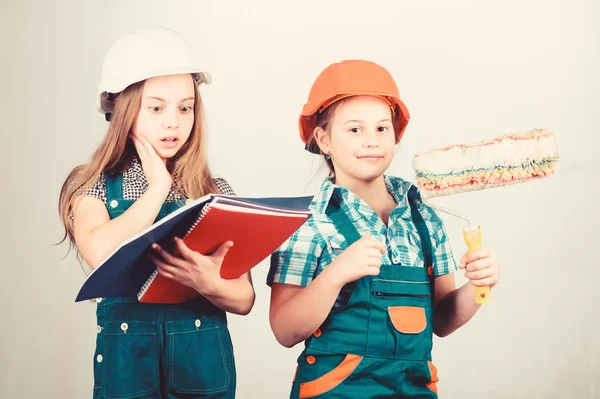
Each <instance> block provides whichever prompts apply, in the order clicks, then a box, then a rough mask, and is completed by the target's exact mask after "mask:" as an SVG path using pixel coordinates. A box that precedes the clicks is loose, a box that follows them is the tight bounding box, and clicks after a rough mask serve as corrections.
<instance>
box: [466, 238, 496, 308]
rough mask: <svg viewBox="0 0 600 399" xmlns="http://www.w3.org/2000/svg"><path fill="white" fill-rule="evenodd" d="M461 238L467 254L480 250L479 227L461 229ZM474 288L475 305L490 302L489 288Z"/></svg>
mask: <svg viewBox="0 0 600 399" xmlns="http://www.w3.org/2000/svg"><path fill="white" fill-rule="evenodd" d="M463 238H464V240H465V244H467V253H469V254H470V253H472V252H474V251H477V250H478V249H480V248H481V243H482V241H483V238H482V236H481V229H480V227H479V226H469V227H465V228H464V229H463ZM474 288H475V303H478V304H484V303H488V302H491V300H492V294H491V292H490V287H489V286H485V287H474Z"/></svg>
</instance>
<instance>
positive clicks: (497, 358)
mask: <svg viewBox="0 0 600 399" xmlns="http://www.w3.org/2000/svg"><path fill="white" fill-rule="evenodd" d="M0 11H1V12H0V41H1V45H2V47H1V48H2V62H1V63H0V72H1V74H0V88H1V89H2V99H1V101H2V107H0V112H1V114H0V115H1V116H2V119H1V121H2V128H1V130H2V138H3V145H2V157H0V159H1V162H2V174H1V181H0V183H1V185H2V193H3V194H2V196H1V197H0V198H1V199H0V201H1V204H2V240H1V242H2V253H3V255H4V260H3V261H2V262H1V265H2V266H1V267H2V273H1V279H2V280H1V281H2V284H1V287H2V288H1V289H0V306H1V320H2V328H1V329H0V345H1V352H0V356H1V357H0V368H1V372H0V397H2V398H6V399H9V398H10V399H13V398H14V399H21V398H57V399H58V398H60V399H66V398H89V397H91V394H92V389H91V388H92V362H93V351H94V341H95V338H96V337H95V336H96V324H95V314H94V305H92V304H90V303H89V302H85V303H77V304H76V303H74V298H75V295H76V293H77V291H78V289H79V287H80V286H81V284H82V282H83V280H84V278H85V275H84V273H83V271H82V270H81V268H80V266H79V265H78V263H77V262H76V260H75V257H74V256H73V253H71V254H70V255H69V256H68V257H67V258H65V259H63V257H64V255H65V253H66V249H67V247H66V246H65V245H63V246H60V247H56V246H53V245H52V243H55V242H57V241H58V240H59V239H60V238H61V234H62V231H61V225H60V223H59V220H58V214H57V199H58V193H59V190H60V186H61V184H62V183H63V181H64V179H65V177H66V175H67V173H68V172H69V171H70V169H71V168H72V167H74V166H75V165H77V164H80V163H85V162H87V161H88V160H89V159H90V156H91V154H92V152H93V150H94V149H95V148H96V146H97V145H98V144H99V142H100V140H101V138H102V136H103V134H104V133H105V130H106V127H107V124H106V123H105V122H104V120H103V118H102V116H101V115H100V114H99V113H97V111H96V87H97V85H98V83H99V81H100V67H101V62H102V58H103V56H104V53H105V51H106V50H107V49H108V47H109V45H110V44H111V43H112V42H113V41H114V40H115V39H116V38H118V37H119V36H120V35H122V34H123V33H125V32H127V31H128V30H130V29H132V28H135V27H137V26H142V25H151V24H164V25H167V26H169V27H172V28H174V29H176V30H178V31H180V32H181V33H182V34H183V35H184V36H186V38H187V39H188V41H189V42H190V43H191V45H192V47H193V50H194V52H195V53H196V55H197V58H198V59H199V60H200V63H201V64H202V65H204V66H205V67H206V69H208V70H209V71H211V72H212V75H213V85H211V86H209V87H204V86H203V89H202V94H203V97H204V99H205V103H206V111H207V116H208V127H209V134H210V138H209V139H210V143H209V146H210V163H211V165H212V169H213V171H214V172H215V173H218V174H219V175H220V176H222V177H224V178H226V179H227V180H228V181H229V182H230V183H231V185H232V186H233V187H234V189H235V190H236V191H237V193H238V194H240V195H254V196H269V195H282V196H288V195H301V194H312V193H313V192H314V190H315V189H316V188H317V187H318V183H319V181H320V179H321V177H322V175H321V174H319V175H316V174H317V172H318V169H319V167H320V160H319V159H318V158H317V157H315V156H312V155H310V154H308V153H306V152H305V151H304V150H303V146H302V143H301V142H300V140H299V136H298V128H297V126H298V122H297V117H298V115H299V113H300V110H301V107H302V105H303V104H304V102H305V100H306V97H307V95H308V90H309V88H310V85H311V84H312V82H313V80H314V78H315V77H316V76H317V74H318V73H319V72H320V71H321V70H322V69H323V68H324V67H325V66H327V65H328V64H330V63H332V62H335V61H338V60H340V59H349V58H364V59H369V60H372V61H375V62H378V63H381V64H382V65H384V66H385V67H386V68H387V69H388V70H389V71H390V72H391V73H392V74H393V75H394V77H395V78H396V81H397V83H398V86H399V87H400V92H401V95H402V97H403V99H404V100H405V102H406V104H407V106H408V108H409V110H410V112H411V114H412V119H411V121H410V124H409V126H408V129H407V131H406V134H405V138H404V139H403V141H402V143H401V145H399V147H398V151H397V156H396V159H395V161H394V163H393V165H392V167H391V169H390V173H391V174H395V175H400V176H402V177H404V178H406V179H408V180H412V179H413V172H412V168H411V159H412V156H413V154H415V153H417V152H420V151H426V150H428V149H430V148H432V147H437V146H440V145H446V144H452V143H470V142H474V141H479V140H483V139H488V138H492V137H495V136H498V135H502V134H505V133H510V132H513V131H517V130H526V129H529V128H534V127H547V128H549V129H552V130H553V131H555V132H556V134H557V138H558V144H559V151H560V156H561V171H560V172H559V174H558V175H557V176H555V177H552V178H549V179H544V180H539V181H536V182H529V183H526V184H521V185H515V186H511V187H506V188H502V189H493V190H488V191H480V192H473V193H467V194H461V195H458V196H455V197H447V198H440V199H439V201H438V203H439V204H442V205H446V206H451V207H453V208H454V209H455V210H457V211H462V212H464V213H467V214H468V215H469V216H471V217H472V218H473V219H475V220H476V221H477V222H478V223H480V224H481V226H482V230H483V234H484V244H485V245H487V246H490V247H493V248H495V249H496V250H497V253H498V256H499V257H500V260H501V265H502V277H501V281H500V283H499V285H498V286H497V287H496V288H495V289H494V291H493V297H494V300H493V302H492V303H491V304H488V305H485V307H484V308H482V309H481V311H480V312H479V313H478V314H477V315H476V317H475V318H474V319H473V320H472V321H471V322H470V323H469V324H468V325H466V326H465V327H464V328H462V329H461V330H459V331H458V332H456V333H454V334H453V335H451V336H450V337H447V338H444V339H437V338H436V340H435V343H434V344H435V349H434V363H435V364H436V365H437V367H438V369H439V376H440V382H439V390H440V393H441V397H443V398H488V399H491V398H528V399H533V398H557V399H564V398H577V399H584V398H598V397H600V370H599V367H600V365H599V363H600V362H599V352H600V344H599V339H598V334H597V327H598V313H599V312H598V304H599V303H598V302H599V301H598V297H597V295H596V294H595V293H594V290H595V289H596V286H595V284H596V282H597V281H598V274H599V273H598V267H599V265H598V262H597V258H596V253H597V251H598V246H599V245H600V240H599V239H598V237H599V235H598V229H597V228H598V221H599V218H598V210H597V206H595V205H596V203H597V200H598V194H599V189H598V183H599V180H600V179H599V177H598V175H599V172H600V161H598V160H597V159H594V158H593V157H594V155H595V154H596V152H597V151H598V144H599V139H598V133H599V129H598V124H597V119H596V117H594V116H593V114H594V113H597V108H598V107H599V105H600V101H599V99H600V96H599V94H598V91H599V89H600V84H599V83H600V79H599V78H598V70H600V62H599V56H598V50H599V44H600V43H599V37H600V35H599V33H600V31H599V29H598V27H597V21H598V17H600V12H599V11H600V7H599V6H598V3H597V2H594V1H593V0H587V1H586V0H572V1H570V2H567V1H541V0H540V1H534V0H505V1H502V2H498V1H494V2H492V1H477V2H476V1H466V0H462V1H460V0H446V1H443V0H437V1H434V0H413V1H400V0H396V1H393V0H389V1H377V0H370V1H368V2H365V1H316V0H310V1H309V0H304V1H298V2H284V1H264V0H263V1H237V2H234V1H216V0H215V1H200V0H199V1H169V2H165V1H148V0H144V1H141V0H140V1H112V0H104V1H80V0H79V1H76V0H73V1H62V2H61V1H28V2H18V1H15V0H12V1H11V0H8V1H7V0H3V1H2V4H1V6H0ZM315 175H316V177H315ZM444 218H445V220H446V222H447V227H448V234H449V236H450V239H451V241H452V245H453V247H454V249H455V257H456V258H457V259H459V258H460V256H461V255H462V253H463V251H464V250H465V246H464V243H463V242H462V237H461V234H460V229H461V227H462V222H461V221H460V220H455V219H452V218H451V217H445V216H444ZM267 270H268V262H263V263H262V264H261V265H260V266H259V267H257V268H256V269H255V271H254V273H253V276H254V282H255V286H256V293H257V301H256V305H255V307H254V310H253V311H252V313H251V314H250V315H248V316H246V317H230V327H231V332H232V335H233V339H234V345H235V350H236V358H237V369H238V397H239V398H242V399H245V398H285V397H287V395H288V391H289V387H290V381H291V379H292V376H293V372H294V369H295V358H296V356H297V355H298V353H299V352H300V350H301V348H300V346H298V347H296V348H294V349H291V350H290V349H285V348H283V347H280V346H279V345H278V344H277V343H276V341H275V339H274V337H273V335H272V333H271V330H270V328H269V323H268V316H267V315H268V303H269V295H270V292H269V289H268V287H267V286H266V285H265V277H266V273H267ZM457 281H458V283H459V284H462V283H463V282H464V278H463V277H462V275H458V276H457Z"/></svg>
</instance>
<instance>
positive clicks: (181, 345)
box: [59, 27, 254, 399]
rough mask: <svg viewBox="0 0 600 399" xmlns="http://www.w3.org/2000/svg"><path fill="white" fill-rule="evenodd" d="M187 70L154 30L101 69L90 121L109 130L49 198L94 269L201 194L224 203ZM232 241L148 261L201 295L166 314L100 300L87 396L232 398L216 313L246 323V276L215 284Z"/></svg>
mask: <svg viewBox="0 0 600 399" xmlns="http://www.w3.org/2000/svg"><path fill="white" fill-rule="evenodd" d="M202 83H206V84H208V83H210V75H209V74H208V73H207V72H205V71H204V70H202V69H200V68H198V67H197V65H196V63H195V61H194V57H193V55H192V53H191V51H190V49H189V47H188V45H187V44H186V42H185V40H184V39H183V38H182V37H181V36H180V35H179V34H178V33H176V32H174V31H172V30H170V29H166V28H164V27H145V28H140V29H136V30H134V31H132V32H130V33H128V34H126V35H125V36H123V37H121V38H120V39H119V40H117V41H116V42H115V43H114V44H113V45H112V46H111V48H110V49H109V51H108V53H107V55H106V57H105V60H104V64H103V69H102V82H101V84H100V87H99V111H100V112H101V113H102V114H104V115H105V117H106V119H107V120H108V121H110V126H109V128H108V132H107V134H106V137H105V138H104V140H103V141H102V143H101V144H100V145H99V147H98V148H97V149H96V151H95V153H94V155H93V156H92V158H91V160H90V162H89V163H87V164H85V165H80V166H78V167H76V168H74V169H73V170H72V171H71V173H70V174H69V175H68V177H67V179H66V181H65V183H64V184H63V187H62V190H61V192H60V200H59V211H60V216H61V220H62V222H63V224H64V228H65V236H64V237H63V241H64V240H65V239H67V238H68V240H69V242H70V245H71V246H74V247H75V248H76V250H77V252H78V255H80V256H81V257H82V258H83V259H84V260H85V261H86V263H87V264H88V265H89V266H90V267H91V268H92V269H94V268H96V267H97V266H98V265H99V263H100V262H102V260H103V259H105V258H106V257H107V256H108V255H110V254H111V253H112V252H113V251H114V250H115V249H116V248H117V247H118V246H119V245H120V244H121V243H122V242H123V241H125V240H126V239H128V238H129V237H131V236H132V235H134V234H136V233H139V232H140V231H142V230H144V229H145V228H147V227H148V226H150V225H151V224H152V223H154V222H155V221H157V220H159V219H161V218H163V217H165V216H166V215H168V214H169V213H170V212H173V211H175V210H176V209H177V208H179V207H180V206H181V205H183V204H184V203H185V201H186V200H188V199H195V198H199V197H201V196H203V195H206V194H208V193H223V194H231V195H233V194H234V192H233V190H232V189H231V188H230V187H229V185H228V184H227V182H226V181H225V180H223V179H220V178H214V177H213V176H212V175H211V173H210V169H209V167H208V165H207V157H206V145H205V139H206V131H205V129H204V126H203V123H204V120H203V119H204V116H203V112H204V111H203V107H202V100H201V97H200V93H199V91H198V86H199V85H200V84H202ZM231 245H233V243H232V242H225V243H222V245H221V246H220V247H219V248H218V249H217V250H216V251H215V252H214V253H213V254H211V255H208V256H203V255H201V254H199V253H197V252H194V251H192V250H190V249H189V248H188V247H187V246H186V245H185V244H184V243H183V242H182V241H181V240H176V242H175V246H174V248H175V249H174V250H173V251H172V252H169V251H167V250H165V249H164V248H161V247H160V246H158V245H156V246H155V248H154V250H153V251H152V253H151V254H150V257H151V259H152V260H153V261H154V263H155V264H156V266H157V270H158V272H159V273H160V274H162V275H163V276H165V277H168V278H171V279H174V280H176V281H178V282H180V283H182V284H185V285H187V286H189V287H192V288H194V289H196V290H197V291H198V292H199V293H200V294H201V297H200V299H198V300H193V301H189V302H185V303H182V304H176V305H160V304H143V303H139V302H138V301H137V298H99V299H98V300H97V311H96V314H97V319H98V327H97V330H98V336H97V341H96V353H95V356H94V398H113V399H117V398H147V399H150V398H168V399H174V398H183V397H185V398H187V399H192V398H233V397H234V395H235V387H236V372H235V364H234V356H233V348H232V344H231V338H230V335H229V331H228V328H227V319H226V312H232V313H236V314H248V313H249V312H250V310H251V308H252V306H253V304H254V289H253V286H252V281H251V278H250V274H249V273H248V274H245V275H243V276H242V277H240V278H238V279H235V280H223V279H222V278H221V277H220V273H219V269H220V266H221V262H222V260H223V257H224V256H225V254H226V253H227V251H228V249H229V248H230V247H231Z"/></svg>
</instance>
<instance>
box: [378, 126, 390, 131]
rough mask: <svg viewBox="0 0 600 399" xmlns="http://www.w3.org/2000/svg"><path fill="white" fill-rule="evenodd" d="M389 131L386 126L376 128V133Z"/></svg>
mask: <svg viewBox="0 0 600 399" xmlns="http://www.w3.org/2000/svg"><path fill="white" fill-rule="evenodd" d="M389 129H390V128H389V127H387V126H379V127H378V128H377V131H378V132H385V131H386V130H389Z"/></svg>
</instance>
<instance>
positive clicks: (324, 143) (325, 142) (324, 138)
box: [313, 127, 330, 154]
mask: <svg viewBox="0 0 600 399" xmlns="http://www.w3.org/2000/svg"><path fill="white" fill-rule="evenodd" d="M313 135H314V137H315V141H316V142H317V145H318V146H319V148H320V149H321V152H322V153H323V154H329V152H330V151H329V146H330V144H329V135H328V134H327V132H326V131H325V130H323V128H321V127H316V128H315V130H314V132H313Z"/></svg>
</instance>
